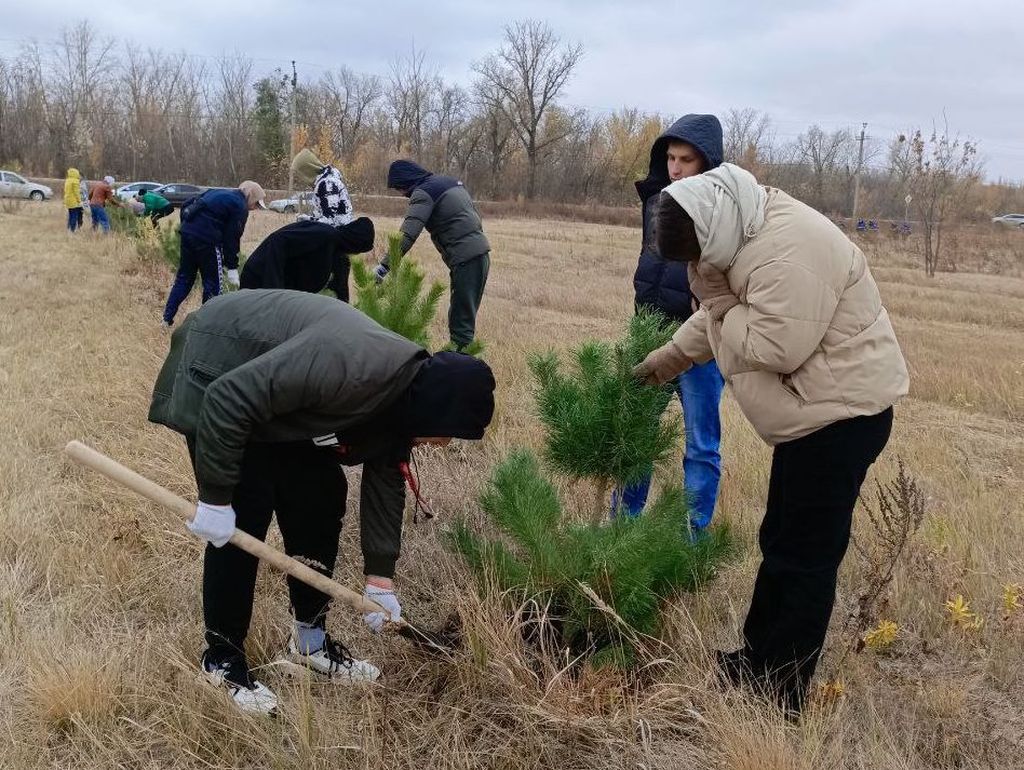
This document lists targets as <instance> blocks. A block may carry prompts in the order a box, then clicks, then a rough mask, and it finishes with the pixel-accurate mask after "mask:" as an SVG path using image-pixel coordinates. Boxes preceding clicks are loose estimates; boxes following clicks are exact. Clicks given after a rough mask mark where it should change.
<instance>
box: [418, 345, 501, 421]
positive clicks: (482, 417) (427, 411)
mask: <svg viewBox="0 0 1024 770" xmlns="http://www.w3.org/2000/svg"><path fill="white" fill-rule="evenodd" d="M407 408H408V411H407V413H406V414H407V417H408V422H407V423H406V424H407V430H408V432H409V435H410V436H411V437H413V438H434V437H448V436H451V437H452V438H464V439H472V440H479V439H481V438H483V435H484V429H485V428H486V427H487V426H488V425H490V423H491V418H492V417H493V416H494V375H493V374H492V373H491V368H490V367H489V366H488V365H487V364H485V363H484V362H483V361H481V360H480V359H479V358H474V357H473V356H468V355H465V354H464V353H448V352H444V353H435V354H434V355H433V356H431V357H430V358H429V359H427V361H426V363H424V364H423V366H422V367H421V368H420V370H419V371H418V372H417V373H416V378H415V379H414V380H413V381H412V386H411V387H410V388H409V403H408V407H407Z"/></svg>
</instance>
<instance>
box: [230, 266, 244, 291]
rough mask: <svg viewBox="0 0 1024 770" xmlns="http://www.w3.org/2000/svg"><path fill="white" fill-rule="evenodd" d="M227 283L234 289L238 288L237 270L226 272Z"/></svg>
mask: <svg viewBox="0 0 1024 770" xmlns="http://www.w3.org/2000/svg"><path fill="white" fill-rule="evenodd" d="M228 283H230V284H231V285H232V286H234V287H235V288H236V289H237V288H238V286H239V284H240V283H241V281H240V280H239V278H238V271H237V270H228Z"/></svg>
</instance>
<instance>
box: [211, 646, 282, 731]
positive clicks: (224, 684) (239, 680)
mask: <svg viewBox="0 0 1024 770" xmlns="http://www.w3.org/2000/svg"><path fill="white" fill-rule="evenodd" d="M209 657H210V656H209V650H207V651H206V652H204V653H203V661H202V664H201V667H202V670H203V677H204V678H205V679H206V681H207V682H209V683H210V684H212V685H213V686H214V687H218V688H220V689H221V690H224V691H225V692H227V694H228V696H229V697H230V698H231V701H232V703H234V704H235V706H237V707H238V708H239V709H240V710H241V711H244V712H246V713H247V714H262V715H264V716H270V717H272V716H277V696H276V695H275V694H274V691H273V690H271V689H270V688H269V687H267V686H266V685H264V684H263V683H262V682H258V681H256V680H255V679H253V678H252V673H251V672H250V671H249V664H248V663H247V662H246V660H245V656H244V655H234V656H232V657H230V658H224V659H222V660H217V661H213V660H210V659H209Z"/></svg>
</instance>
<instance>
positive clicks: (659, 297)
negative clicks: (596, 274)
mask: <svg viewBox="0 0 1024 770" xmlns="http://www.w3.org/2000/svg"><path fill="white" fill-rule="evenodd" d="M671 141H680V142H687V143H688V144H691V145H693V146H694V147H695V148H696V149H697V152H698V153H699V154H700V156H701V158H702V159H703V160H704V167H703V169H702V171H709V170H710V169H713V168H716V167H717V166H720V165H721V164H722V153H723V151H722V124H721V123H719V122H718V118H716V117H715V116H714V115H684V116H683V117H681V118H679V120H677V121H676V122H675V123H673V124H672V125H671V126H670V127H669V129H668V130H667V131H666V132H665V133H664V134H662V135H661V136H659V137H658V138H657V139H656V140H655V141H654V144H653V145H652V146H651V165H650V170H649V172H648V175H647V178H646V179H644V180H642V181H640V182H637V183H636V191H637V194H638V195H639V196H640V202H641V206H642V211H643V242H642V244H641V246H640V261H639V262H638V263H637V266H636V273H635V274H634V275H633V288H634V289H635V290H636V306H637V307H638V308H639V307H644V306H646V307H653V308H655V309H657V310H660V311H661V312H662V313H664V314H665V315H666V316H668V317H669V318H671V319H673V320H675V321H685V320H686V319H687V318H689V317H690V316H691V315H692V314H693V309H692V305H691V301H692V295H691V294H690V282H689V279H687V277H686V263H685V262H671V261H669V260H666V259H662V258H661V257H660V256H658V250H657V247H656V246H655V240H654V219H655V217H654V215H655V212H656V207H657V205H658V196H659V193H660V192H661V191H662V190H663V189H664V188H665V187H667V186H668V184H669V182H670V181H671V180H670V179H669V177H668V160H667V158H666V153H667V151H668V145H669V142H671Z"/></svg>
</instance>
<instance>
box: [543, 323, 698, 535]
mask: <svg viewBox="0 0 1024 770" xmlns="http://www.w3.org/2000/svg"><path fill="white" fill-rule="evenodd" d="M672 331H673V329H672V327H671V325H669V324H667V323H666V319H665V317H664V316H663V315H661V314H660V313H657V312H653V311H642V312H640V313H637V314H636V315H634V316H633V318H632V319H631V320H630V323H629V328H628V330H627V333H626V336H625V337H624V338H623V339H621V340H619V341H618V342H617V343H615V344H614V345H612V344H608V343H604V342H588V343H586V344H584V345H583V346H581V347H580V348H578V349H576V350H575V351H573V354H572V355H573V358H574V359H575V360H574V364H575V365H574V369H573V371H572V372H571V373H570V374H568V375H567V374H563V372H562V371H561V361H560V360H559V358H558V356H557V355H556V354H555V353H546V354H543V355H536V356H534V357H533V358H532V359H531V360H530V368H531V369H532V371H533V374H534V376H535V377H536V379H537V407H538V411H539V414H540V419H541V422H543V423H544V426H545V428H546V429H547V435H546V440H545V457H546V459H547V460H548V462H549V463H551V465H552V466H553V467H554V468H555V470H557V471H558V472H560V473H563V474H565V475H566V476H569V477H570V478H574V479H584V478H585V479H591V480H593V481H594V482H595V483H596V485H597V501H596V504H595V511H594V517H595V520H599V519H600V518H601V517H603V516H604V514H605V512H606V500H607V495H608V490H609V488H610V487H611V486H612V485H615V486H616V487H618V488H620V489H621V488H622V487H625V486H626V485H629V484H633V483H635V482H637V481H639V480H640V479H641V478H643V477H644V476H646V475H647V474H649V473H650V472H651V469H652V468H653V467H654V466H655V465H657V464H658V463H660V462H663V461H664V460H665V459H666V458H667V457H668V456H669V454H670V453H671V451H672V448H673V447H674V446H675V443H676V440H677V439H678V437H679V428H678V425H677V424H676V423H674V422H673V423H668V422H665V421H663V420H662V414H663V413H664V411H665V408H666V407H667V406H668V403H669V400H670V399H671V397H672V388H671V386H669V385H666V386H663V387H660V388H656V387H650V386H647V385H644V384H643V383H642V382H640V381H639V380H637V378H636V377H634V376H633V374H632V370H633V367H634V366H636V365H637V364H638V363H640V362H641V361H642V360H643V359H644V358H645V357H646V356H647V354H648V353H650V352H651V351H652V350H654V349H655V348H657V347H659V346H661V345H663V344H665V342H667V341H668V340H669V339H670V338H671V336H672Z"/></svg>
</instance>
